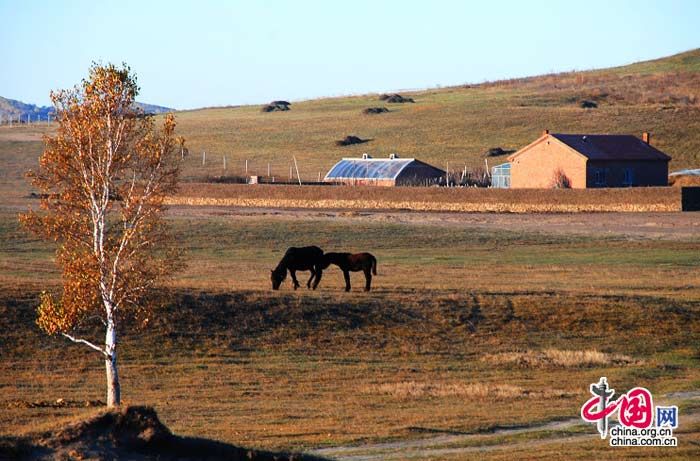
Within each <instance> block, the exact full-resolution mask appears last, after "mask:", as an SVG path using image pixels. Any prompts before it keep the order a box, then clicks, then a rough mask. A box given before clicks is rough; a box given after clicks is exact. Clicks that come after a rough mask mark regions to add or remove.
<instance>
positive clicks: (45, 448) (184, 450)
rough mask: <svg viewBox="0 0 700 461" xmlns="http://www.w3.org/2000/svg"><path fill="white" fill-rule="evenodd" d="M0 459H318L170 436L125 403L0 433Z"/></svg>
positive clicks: (150, 415) (149, 413)
mask: <svg viewBox="0 0 700 461" xmlns="http://www.w3.org/2000/svg"><path fill="white" fill-rule="evenodd" d="M0 459H36V460H49V459H51V460H53V459H130V460H146V459H158V460H175V459H177V460H188V459H193V460H194V459H198V460H199V459H226V460H232V461H236V460H260V461H267V460H270V461H272V460H275V461H282V460H289V461H292V460H318V459H321V458H318V457H314V456H310V455H302V454H289V453H273V452H267V451H259V450H251V449H247V448H242V447H237V446H234V445H229V444H226V443H223V442H217V441H215V440H209V439H202V438H194V437H181V436H177V435H174V434H173V433H171V432H170V430H169V429H168V428H167V427H166V426H165V425H164V424H163V423H161V422H160V420H159V419H158V415H157V414H156V412H155V410H153V409H152V408H149V407H138V406H130V407H123V408H120V409H116V410H110V411H105V412H102V413H99V414H97V415H96V416H94V417H92V418H89V419H87V420H84V421H78V422H76V423H73V424H69V425H67V426H66V427H63V428H58V429H55V430H52V431H47V432H42V433H37V434H30V435H26V436H23V437H3V438H0Z"/></svg>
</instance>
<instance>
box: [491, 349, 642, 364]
mask: <svg viewBox="0 0 700 461" xmlns="http://www.w3.org/2000/svg"><path fill="white" fill-rule="evenodd" d="M482 360H483V361H485V362H490V363H494V364H513V365H517V366H520V367H525V368H546V367H564V368H587V367H595V366H611V365H612V366H621V365H633V364H639V363H640V362H639V361H636V360H634V359H633V358H632V357H629V356H627V355H621V354H607V353H605V352H599V351H596V350H583V351H567V350H559V349H545V350H543V351H533V350H527V351H523V352H502V353H500V354H487V355H485V356H484V357H483V358H482Z"/></svg>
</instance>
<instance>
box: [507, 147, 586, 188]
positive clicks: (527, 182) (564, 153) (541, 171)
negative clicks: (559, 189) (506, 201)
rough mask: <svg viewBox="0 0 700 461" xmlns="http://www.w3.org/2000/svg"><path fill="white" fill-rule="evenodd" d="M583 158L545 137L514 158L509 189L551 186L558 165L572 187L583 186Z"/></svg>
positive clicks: (584, 170) (584, 184)
mask: <svg viewBox="0 0 700 461" xmlns="http://www.w3.org/2000/svg"><path fill="white" fill-rule="evenodd" d="M586 161H587V160H586V158H584V157H582V156H580V155H578V154H576V153H574V152H572V151H571V149H569V148H567V147H565V146H563V145H562V144H560V143H559V142H557V141H555V140H553V139H551V138H547V139H545V140H543V141H541V142H540V143H538V144H536V145H534V146H533V147H531V148H530V149H528V150H527V151H525V152H523V153H522V154H521V155H518V156H517V157H515V159H513V161H512V162H511V163H512V166H511V170H510V187H511V189H524V188H537V189H541V188H551V187H552V182H553V180H554V174H555V172H556V171H557V170H558V169H561V170H562V171H563V172H564V174H565V175H566V177H567V178H569V181H570V182H571V187H572V188H573V189H584V188H585V187H586Z"/></svg>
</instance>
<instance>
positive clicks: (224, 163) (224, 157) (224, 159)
mask: <svg viewBox="0 0 700 461" xmlns="http://www.w3.org/2000/svg"><path fill="white" fill-rule="evenodd" d="M225 169H226V155H224V170H225Z"/></svg>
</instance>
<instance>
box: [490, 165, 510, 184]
mask: <svg viewBox="0 0 700 461" xmlns="http://www.w3.org/2000/svg"><path fill="white" fill-rule="evenodd" d="M491 187H495V188H498V189H510V163H501V164H500V165H496V166H494V167H493V168H491Z"/></svg>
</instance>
